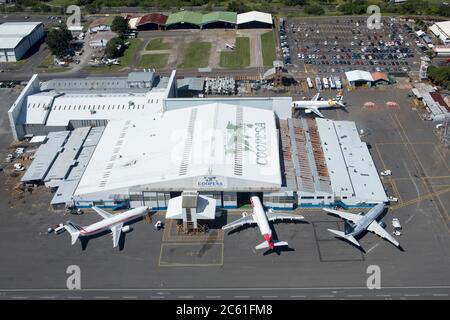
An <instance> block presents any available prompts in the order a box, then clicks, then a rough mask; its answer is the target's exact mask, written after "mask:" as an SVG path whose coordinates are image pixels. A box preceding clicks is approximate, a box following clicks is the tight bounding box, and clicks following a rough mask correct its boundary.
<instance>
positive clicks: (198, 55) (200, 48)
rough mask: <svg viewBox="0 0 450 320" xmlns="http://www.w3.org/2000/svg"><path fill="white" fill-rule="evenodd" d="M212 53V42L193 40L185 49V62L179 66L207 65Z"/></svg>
mask: <svg viewBox="0 0 450 320" xmlns="http://www.w3.org/2000/svg"><path fill="white" fill-rule="evenodd" d="M210 54H211V43H210V42H192V43H190V44H189V45H188V47H187V48H186V49H185V50H184V54H183V62H182V63H181V64H179V65H178V67H179V68H184V69H188V68H203V67H207V66H208V63H209V55H210Z"/></svg>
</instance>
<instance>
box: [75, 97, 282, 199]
mask: <svg viewBox="0 0 450 320" xmlns="http://www.w3.org/2000/svg"><path fill="white" fill-rule="evenodd" d="M278 149H279V146H278V133H277V129H276V125H275V115H274V113H273V111H268V110H261V109H255V108H246V107H241V106H237V105H229V104H222V103H211V104H207V105H204V106H198V107H192V108H186V109H180V110H172V111H167V112H165V113H162V114H159V115H157V116H155V117H153V118H150V119H149V118H143V117H135V118H131V119H129V120H114V121H110V122H109V123H108V125H107V127H106V129H105V132H104V134H103V135H102V138H101V140H100V142H99V144H98V146H97V149H96V150H95V153H94V155H93V156H92V158H91V161H90V162H89V165H88V167H87V168H86V171H85V173H84V175H83V178H82V179H81V181H80V184H79V185H78V188H77V190H76V192H75V195H74V196H75V197H76V198H78V199H83V198H84V199H92V198H95V195H96V194H97V195H100V194H102V195H103V196H104V195H105V194H109V195H111V194H115V193H116V192H117V193H122V192H126V191H128V190H130V189H133V188H138V189H139V190H144V191H145V190H149V191H150V190H153V191H158V190H164V191H170V190H173V191H180V190H199V191H201V190H239V191H252V190H259V191H260V190H277V189H279V188H280V186H281V173H280V159H279V152H278V151H279V150H278Z"/></svg>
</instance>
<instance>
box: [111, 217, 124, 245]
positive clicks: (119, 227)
mask: <svg viewBox="0 0 450 320" xmlns="http://www.w3.org/2000/svg"><path fill="white" fill-rule="evenodd" d="M122 227H123V223H119V224H116V225H115V226H113V227H111V228H110V230H111V234H112V237H113V247H114V248H115V247H117V245H118V244H119V239H120V233H121V232H122Z"/></svg>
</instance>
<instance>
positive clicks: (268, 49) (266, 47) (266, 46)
mask: <svg viewBox="0 0 450 320" xmlns="http://www.w3.org/2000/svg"><path fill="white" fill-rule="evenodd" d="M261 47H262V56H263V63H264V66H265V67H272V65H273V60H276V58H277V53H276V51H275V36H274V34H273V31H269V32H267V33H264V34H262V35H261Z"/></svg>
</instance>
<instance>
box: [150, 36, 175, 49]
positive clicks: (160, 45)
mask: <svg viewBox="0 0 450 320" xmlns="http://www.w3.org/2000/svg"><path fill="white" fill-rule="evenodd" d="M167 49H170V45H169V44H168V43H164V42H163V39H162V38H156V39H153V40H150V42H149V43H148V44H147V46H146V47H145V50H167Z"/></svg>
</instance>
